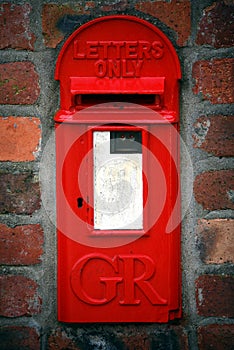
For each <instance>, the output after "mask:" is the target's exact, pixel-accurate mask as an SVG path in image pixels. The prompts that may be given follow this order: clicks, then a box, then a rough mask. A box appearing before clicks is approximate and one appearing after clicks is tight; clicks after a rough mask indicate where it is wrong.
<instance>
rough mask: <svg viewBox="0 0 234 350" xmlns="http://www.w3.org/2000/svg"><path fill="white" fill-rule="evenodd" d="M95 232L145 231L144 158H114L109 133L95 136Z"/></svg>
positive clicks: (98, 133) (136, 156)
mask: <svg viewBox="0 0 234 350" xmlns="http://www.w3.org/2000/svg"><path fill="white" fill-rule="evenodd" d="M93 154H94V155H93V157H94V229H96V230H121V229H124V230H140V229H143V185H142V154H139V153H133V154H127V153H125V154H111V153H110V132H109V131H95V132H94V133H93Z"/></svg>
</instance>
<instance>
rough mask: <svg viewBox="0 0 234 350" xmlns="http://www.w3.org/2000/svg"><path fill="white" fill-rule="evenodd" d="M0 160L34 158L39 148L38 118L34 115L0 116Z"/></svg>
mask: <svg viewBox="0 0 234 350" xmlns="http://www.w3.org/2000/svg"><path fill="white" fill-rule="evenodd" d="M0 123H1V129H0V149H1V153H0V161H11V162H25V161H32V160H35V156H36V154H37V152H38V150H39V149H40V142H41V128H40V120H39V119H38V118H34V117H30V118H27V117H16V118H15V117H7V118H4V117H0Z"/></svg>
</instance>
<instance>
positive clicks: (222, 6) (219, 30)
mask: <svg viewBox="0 0 234 350" xmlns="http://www.w3.org/2000/svg"><path fill="white" fill-rule="evenodd" d="M224 19H225V20H224ZM233 23H234V3H233V2H232V3H228V2H226V1H216V2H214V3H213V4H212V5H211V6H209V7H207V8H206V9H205V10H204V12H203V16H202V19H201V22H200V24H199V30H198V33H197V38H196V43H197V44H198V45H210V46H213V47H215V48H217V49H218V48H222V47H232V46H233V45H234V25H233Z"/></svg>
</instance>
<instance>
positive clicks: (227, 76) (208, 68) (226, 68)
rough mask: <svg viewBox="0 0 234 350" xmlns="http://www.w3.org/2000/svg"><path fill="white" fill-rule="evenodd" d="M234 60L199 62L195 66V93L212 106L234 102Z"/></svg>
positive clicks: (223, 59)
mask: <svg viewBox="0 0 234 350" xmlns="http://www.w3.org/2000/svg"><path fill="white" fill-rule="evenodd" d="M233 70H234V59H233V58H222V59H212V60H210V61H197V62H195V63H194V65H193V73H192V74H193V78H194V79H195V85H194V88H193V92H194V93H195V94H199V93H201V95H202V97H203V99H204V100H209V101H210V102H211V103H212V104H222V103H233V102H234V94H233V90H234V79H233Z"/></svg>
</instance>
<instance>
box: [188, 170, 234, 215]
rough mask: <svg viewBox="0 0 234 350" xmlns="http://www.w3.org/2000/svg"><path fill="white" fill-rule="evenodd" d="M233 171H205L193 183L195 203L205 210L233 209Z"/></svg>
mask: <svg viewBox="0 0 234 350" xmlns="http://www.w3.org/2000/svg"><path fill="white" fill-rule="evenodd" d="M233 187H234V171H233V170H218V171H207V172H204V173H201V174H199V175H197V177H196V178H195V181H194V188H193V189H194V196H195V199H196V201H197V202H198V203H199V204H201V205H202V207H203V209H206V210H219V209H234V203H233Z"/></svg>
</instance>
